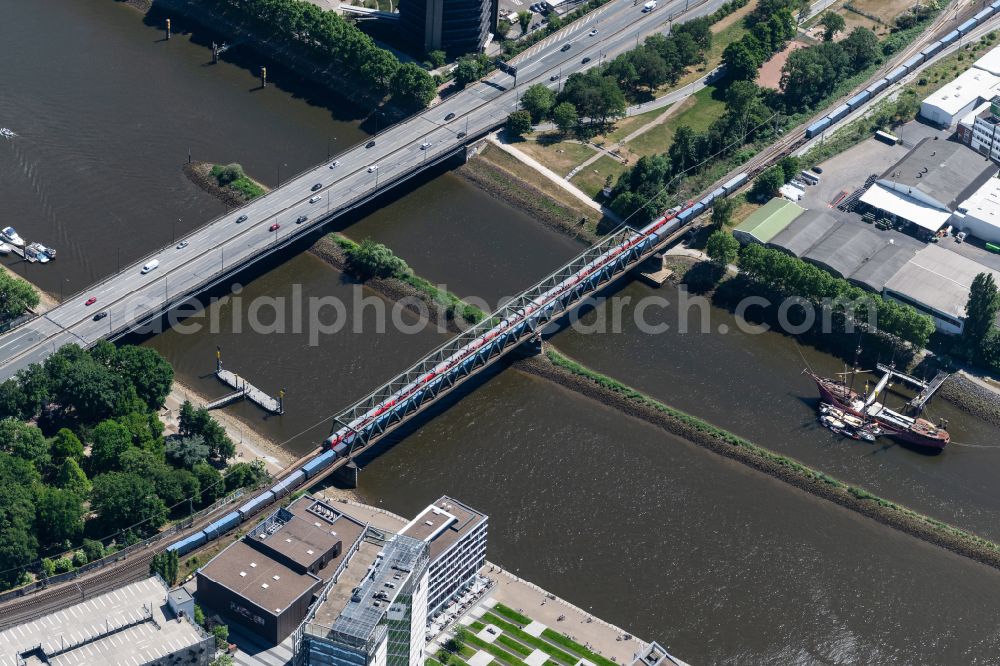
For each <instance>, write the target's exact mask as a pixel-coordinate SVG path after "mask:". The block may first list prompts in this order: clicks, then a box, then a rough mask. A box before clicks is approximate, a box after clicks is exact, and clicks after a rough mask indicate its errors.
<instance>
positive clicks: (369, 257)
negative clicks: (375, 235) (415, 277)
mask: <svg viewBox="0 0 1000 666" xmlns="http://www.w3.org/2000/svg"><path fill="white" fill-rule="evenodd" d="M345 253H346V254H347V270H349V271H350V272H351V273H353V274H354V275H355V276H357V277H358V278H359V279H361V280H368V279H371V278H375V277H377V278H390V277H396V278H398V277H402V276H404V275H408V274H410V273H411V271H410V267H409V266H407V265H406V262H405V261H403V260H402V259H400V258H399V257H397V256H396V255H395V254H393V252H392V250H390V249H389V248H387V247H386V246H385V245H382V244H381V243H376V242H375V241H373V240H372V239H370V238H366V239H364V240H363V241H361V243H360V244H353V245H352V246H351V247H348V248H347V249H346V250H345Z"/></svg>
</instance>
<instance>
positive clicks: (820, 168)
mask: <svg viewBox="0 0 1000 666" xmlns="http://www.w3.org/2000/svg"><path fill="white" fill-rule="evenodd" d="M813 171H815V172H816V173H823V167H821V166H814V167H813Z"/></svg>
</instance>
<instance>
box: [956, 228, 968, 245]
mask: <svg viewBox="0 0 1000 666" xmlns="http://www.w3.org/2000/svg"><path fill="white" fill-rule="evenodd" d="M967 236H968V234H966V233H965V232H964V231H959V232H958V233H957V234H955V242H956V243H961V242H962V241H964V240H965V239H966V237H967Z"/></svg>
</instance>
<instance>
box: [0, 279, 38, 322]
mask: <svg viewBox="0 0 1000 666" xmlns="http://www.w3.org/2000/svg"><path fill="white" fill-rule="evenodd" d="M38 302H39V297H38V292H36V291H35V289H34V287H32V286H31V285H30V284H28V283H27V282H25V281H24V280H22V279H21V278H19V277H15V276H14V275H11V274H10V273H8V272H7V271H0V324H2V323H4V322H6V321H10V320H11V319H14V318H15V317H19V316H21V315H22V314H24V312H25V311H27V310H31V309H32V308H36V307H38Z"/></svg>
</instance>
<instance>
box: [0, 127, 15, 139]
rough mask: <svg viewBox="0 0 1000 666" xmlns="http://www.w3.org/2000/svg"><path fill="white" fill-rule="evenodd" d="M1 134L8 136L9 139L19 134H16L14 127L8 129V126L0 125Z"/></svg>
mask: <svg viewBox="0 0 1000 666" xmlns="http://www.w3.org/2000/svg"><path fill="white" fill-rule="evenodd" d="M0 136H4V137H7V138H8V139H11V138H13V137H15V136H17V134H15V133H14V130H12V129H7V128H6V127H0Z"/></svg>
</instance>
